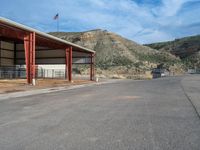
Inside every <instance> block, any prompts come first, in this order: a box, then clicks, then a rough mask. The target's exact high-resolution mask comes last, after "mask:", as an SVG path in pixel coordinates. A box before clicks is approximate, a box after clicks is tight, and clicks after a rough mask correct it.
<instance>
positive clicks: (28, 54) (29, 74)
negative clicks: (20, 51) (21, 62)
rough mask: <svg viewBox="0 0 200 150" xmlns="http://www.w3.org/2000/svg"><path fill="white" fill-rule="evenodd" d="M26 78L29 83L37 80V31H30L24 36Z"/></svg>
mask: <svg viewBox="0 0 200 150" xmlns="http://www.w3.org/2000/svg"><path fill="white" fill-rule="evenodd" d="M24 49H25V62H26V78H27V83H28V84H34V81H35V33H30V34H29V35H27V36H25V37H24Z"/></svg>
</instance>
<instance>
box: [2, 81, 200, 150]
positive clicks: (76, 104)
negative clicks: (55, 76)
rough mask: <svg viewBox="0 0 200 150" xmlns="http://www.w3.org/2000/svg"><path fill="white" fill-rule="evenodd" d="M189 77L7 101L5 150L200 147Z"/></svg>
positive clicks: (194, 149)
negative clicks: (186, 87)
mask: <svg viewBox="0 0 200 150" xmlns="http://www.w3.org/2000/svg"><path fill="white" fill-rule="evenodd" d="M183 78H184V77H169V78H162V79H156V80H148V81H133V80H123V81H118V82H115V83H109V84H103V85H93V86H90V87H84V88H79V89H73V90H67V91H60V92H58V91H57V92H53V93H47V94H39V95H33V96H27V97H21V98H11V99H7V100H2V101H0V150H200V120H199V118H198V115H197V112H196V111H195V110H194V108H193V106H192V104H191V102H190V101H189V100H188V98H187V96H186V95H185V94H184V91H183V88H182V85H181V81H182V79H183ZM188 82H189V81H188ZM190 92H191V91H190ZM194 92H195V91H194ZM196 94H198V93H196Z"/></svg>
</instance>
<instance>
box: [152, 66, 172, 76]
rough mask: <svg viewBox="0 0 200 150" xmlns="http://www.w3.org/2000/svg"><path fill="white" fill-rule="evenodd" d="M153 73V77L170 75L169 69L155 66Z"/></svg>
mask: <svg viewBox="0 0 200 150" xmlns="http://www.w3.org/2000/svg"><path fill="white" fill-rule="evenodd" d="M151 73H152V75H153V78H161V77H166V76H169V74H170V73H169V71H168V70H167V69H158V68H154V69H153V70H152V72H151Z"/></svg>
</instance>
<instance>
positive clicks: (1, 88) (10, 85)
mask: <svg viewBox="0 0 200 150" xmlns="http://www.w3.org/2000/svg"><path fill="white" fill-rule="evenodd" d="M91 82H93V81H87V80H74V81H73V82H72V83H71V82H69V81H66V80H60V79H38V80H37V81H36V86H32V85H28V84H26V80H25V79H17V80H0V94H2V93H11V92H18V91H27V90H34V89H43V88H51V87H60V86H71V85H80V84H87V83H91Z"/></svg>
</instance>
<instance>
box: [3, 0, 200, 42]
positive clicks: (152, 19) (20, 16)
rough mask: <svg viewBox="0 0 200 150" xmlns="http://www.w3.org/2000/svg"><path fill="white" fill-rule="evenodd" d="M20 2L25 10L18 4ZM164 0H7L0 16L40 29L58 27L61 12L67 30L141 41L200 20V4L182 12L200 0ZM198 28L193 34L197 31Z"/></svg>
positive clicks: (169, 34) (177, 32) (172, 32)
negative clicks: (100, 31) (56, 17)
mask: <svg viewBox="0 0 200 150" xmlns="http://www.w3.org/2000/svg"><path fill="white" fill-rule="evenodd" d="M19 1H20V5H21V7H23V8H24V9H21V7H17V6H18V3H19ZM161 1H162V3H161V5H160V4H159V5H158V4H157V5H154V6H153V5H148V4H146V3H143V4H142V5H140V4H138V3H136V2H135V1H133V0H64V1H63V0H57V1H55V0H43V1H41V0H35V1H34V2H33V3H31V2H30V3H29V4H27V2H26V0H18V2H15V1H13V2H12V5H11V4H9V2H7V1H5V2H4V3H5V5H4V4H3V3H1V6H0V15H3V16H5V17H10V18H12V19H13V18H14V19H15V21H19V22H25V24H27V25H31V26H33V27H37V25H38V26H39V27H37V28H38V29H42V30H43V31H52V30H54V28H55V29H56V26H55V27H54V23H55V21H54V20H53V19H52V17H53V15H55V14H56V13H59V14H60V24H61V29H62V30H63V31H80V30H81V31H83V30H88V29H95V28H102V29H107V30H110V31H112V32H116V33H118V34H121V35H123V36H125V37H128V38H131V39H133V40H135V41H136V42H140V43H149V42H156V41H160V40H161V41H163V40H169V39H172V38H174V37H176V36H177V35H178V36H180V34H181V33H182V29H183V28H181V27H182V26H185V25H188V26H189V25H190V24H191V23H198V22H200V19H199V16H198V14H199V13H198V12H200V11H199V10H200V3H199V6H198V8H199V9H196V10H193V9H192V8H191V9H187V10H184V12H182V11H183V8H184V7H186V5H187V3H188V2H197V1H200V0H161ZM7 5H9V6H10V7H6V6H7ZM196 7H197V6H196ZM13 14H14V15H13ZM36 22H37V24H36ZM184 29H185V27H184ZM195 29H196V28H194V29H193V30H190V33H191V34H194V33H193V32H195ZM196 32H198V33H200V31H196Z"/></svg>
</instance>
